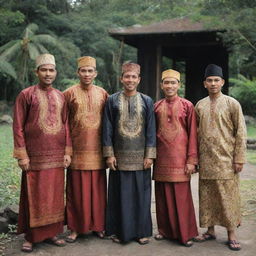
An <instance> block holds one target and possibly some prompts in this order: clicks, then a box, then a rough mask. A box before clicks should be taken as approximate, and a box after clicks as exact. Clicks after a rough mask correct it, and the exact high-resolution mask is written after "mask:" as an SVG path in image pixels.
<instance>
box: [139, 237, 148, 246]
mask: <svg viewBox="0 0 256 256" xmlns="http://www.w3.org/2000/svg"><path fill="white" fill-rule="evenodd" d="M136 241H137V242H138V243H139V244H140V245H145V244H148V243H149V239H148V238H146V237H143V238H139V239H136Z"/></svg>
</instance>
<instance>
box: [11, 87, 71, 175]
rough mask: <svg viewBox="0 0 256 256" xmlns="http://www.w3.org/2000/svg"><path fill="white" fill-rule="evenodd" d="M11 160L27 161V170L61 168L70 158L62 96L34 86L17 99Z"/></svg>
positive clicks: (54, 91) (49, 89) (69, 143)
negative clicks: (28, 167) (28, 160)
mask: <svg viewBox="0 0 256 256" xmlns="http://www.w3.org/2000/svg"><path fill="white" fill-rule="evenodd" d="M13 134H14V154H13V155H14V157H15V158H17V159H24V158H29V159H30V168H31V170H43V169H48V168H57V167H63V157H64V154H68V155H71V153H72V152H71V151H72V149H71V139H70V136H69V129H68V122H67V110H66V104H65V99H64V96H63V94H62V93H61V92H60V91H58V90H57V89H54V88H52V87H50V88H47V89H41V88H40V86H39V85H34V86H31V87H28V88H26V89H24V90H23V91H22V92H21V93H20V94H19V95H18V97H17V99H16V102H15V107H14V120H13Z"/></svg>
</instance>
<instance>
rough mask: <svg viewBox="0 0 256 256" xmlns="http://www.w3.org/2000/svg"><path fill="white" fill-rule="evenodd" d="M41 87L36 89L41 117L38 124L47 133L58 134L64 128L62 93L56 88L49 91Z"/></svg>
mask: <svg viewBox="0 0 256 256" xmlns="http://www.w3.org/2000/svg"><path fill="white" fill-rule="evenodd" d="M47 93H48V92H47V91H43V90H41V89H37V90H36V95H37V98H38V102H39V118H38V126H39V127H40V129H41V130H42V131H43V133H45V134H53V135H55V134H57V133H58V132H59V131H60V130H61V128H62V119H61V110H62V107H63V100H62V99H61V97H60V95H59V94H58V93H57V92H55V91H54V90H53V91H51V92H50V93H49V97H51V98H52V99H51V100H49V99H48V97H47Z"/></svg>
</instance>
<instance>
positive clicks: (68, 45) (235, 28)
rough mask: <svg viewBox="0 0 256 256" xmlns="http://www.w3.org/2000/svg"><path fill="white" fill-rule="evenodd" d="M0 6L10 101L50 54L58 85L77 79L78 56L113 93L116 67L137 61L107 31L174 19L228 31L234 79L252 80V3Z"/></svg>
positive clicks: (85, 0)
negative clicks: (93, 62) (93, 63)
mask: <svg viewBox="0 0 256 256" xmlns="http://www.w3.org/2000/svg"><path fill="white" fill-rule="evenodd" d="M0 6H1V8H0V22H1V25H2V26H1V30H0V82H1V86H0V92H1V90H4V91H5V94H1V95H4V96H1V97H5V98H6V99H7V100H14V97H15V96H16V94H17V93H18V92H19V90H20V89H21V88H23V87H27V86H29V85H31V84H32V83H34V79H35V78H34V77H33V76H32V75H30V74H31V73H32V72H31V71H32V70H33V67H34V59H35V57H36V56H37V55H38V54H39V53H42V52H47V51H48V52H50V53H52V54H54V55H55V57H56V62H57V69H58V71H59V72H58V78H57V81H56V83H55V86H56V87H57V88H59V89H64V88H65V87H66V86H67V85H68V81H74V80H75V79H77V77H76V59H77V58H78V57H80V56H83V55H92V56H95V57H96V58H97V69H98V74H99V75H98V77H97V83H98V84H100V85H101V86H103V87H105V88H106V89H107V90H108V91H109V92H110V93H112V92H113V91H115V90H116V89H117V87H118V82H117V81H118V74H119V73H118V72H119V68H120V64H121V63H122V62H123V61H124V60H128V59H129V60H134V61H136V50H135V49H134V48H132V47H129V46H127V45H122V44H120V42H118V41H116V40H114V39H112V38H111V37H110V36H109V34H108V30H109V29H111V28H120V27H127V26H131V25H135V24H141V25H144V24H150V23H153V22H158V21H162V20H165V19H171V18H177V17H189V18H191V19H193V20H195V21H200V20H202V21H204V23H206V24H209V25H213V24H216V25H218V27H220V28H223V29H225V30H226V33H224V34H222V37H223V40H224V42H225V44H226V45H227V46H228V47H229V49H230V71H231V76H233V77H235V78H236V77H237V76H238V74H241V75H243V76H244V77H246V78H247V79H252V78H254V77H255V76H256V69H255V68H254V67H255V64H256V55H255V52H256V30H255V27H256V26H255V25H256V2H255V1H250V0H193V1H192V0H144V1H139V0H122V1H120V0H9V1H4V0H0ZM22 31H24V32H23V34H22ZM3 88H4V89H3ZM2 99H3V98H2Z"/></svg>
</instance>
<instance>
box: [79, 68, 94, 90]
mask: <svg viewBox="0 0 256 256" xmlns="http://www.w3.org/2000/svg"><path fill="white" fill-rule="evenodd" d="M77 74H78V77H79V79H80V83H81V84H82V85H84V86H89V85H91V84H92V83H93V80H94V79H95V78H96V76H97V71H96V70H95V68H94V67H90V66H84V67H81V68H80V69H79V70H78V71H77Z"/></svg>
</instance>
